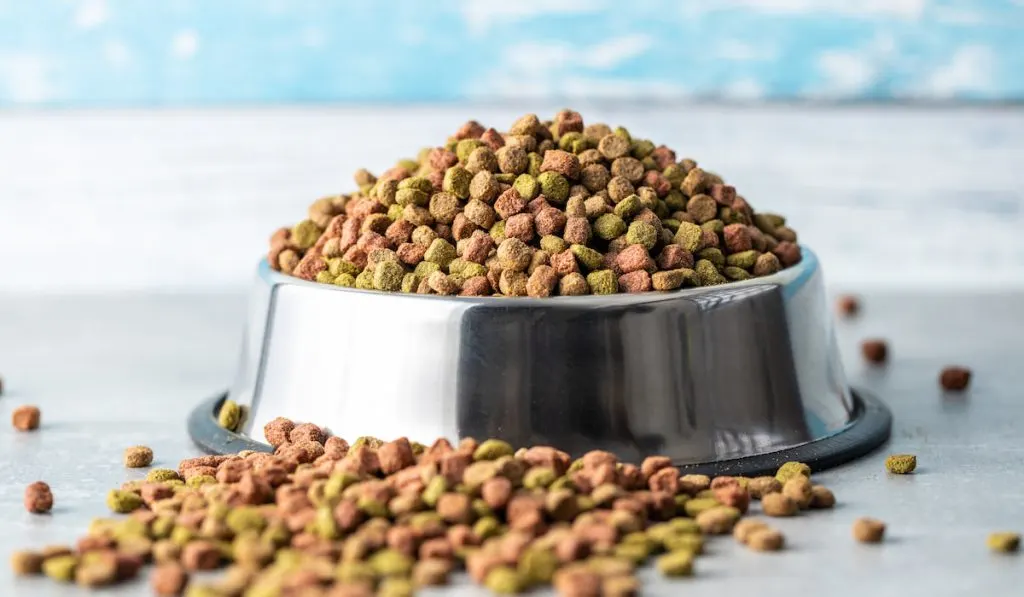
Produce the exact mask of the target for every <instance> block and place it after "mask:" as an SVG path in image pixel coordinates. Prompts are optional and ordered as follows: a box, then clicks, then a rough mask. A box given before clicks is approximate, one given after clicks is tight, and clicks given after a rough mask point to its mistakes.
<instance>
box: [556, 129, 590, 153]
mask: <svg viewBox="0 0 1024 597" xmlns="http://www.w3.org/2000/svg"><path fill="white" fill-rule="evenodd" d="M583 140H584V137H583V133H579V132H576V131H570V132H568V133H566V134H564V135H562V136H561V137H559V138H558V148H559V149H561V150H562V151H572V148H573V145H574V144H575V143H577V142H578V141H583ZM584 142H585V141H584ZM584 149H586V147H584Z"/></svg>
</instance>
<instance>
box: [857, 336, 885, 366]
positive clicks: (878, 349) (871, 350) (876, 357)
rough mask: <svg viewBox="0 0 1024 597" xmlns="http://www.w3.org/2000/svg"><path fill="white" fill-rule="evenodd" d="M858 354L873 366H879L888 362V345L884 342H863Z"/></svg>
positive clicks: (878, 340)
mask: <svg viewBox="0 0 1024 597" xmlns="http://www.w3.org/2000/svg"><path fill="white" fill-rule="evenodd" d="M860 352H861V354H862V355H863V356H864V360H866V361H867V362H869V363H871V364H873V365H881V364H883V363H885V362H886V361H888V360H889V345H888V344H887V343H886V341H885V340H880V339H872V340H865V341H863V342H861V345H860Z"/></svg>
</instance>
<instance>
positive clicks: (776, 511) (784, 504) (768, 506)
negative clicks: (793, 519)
mask: <svg viewBox="0 0 1024 597" xmlns="http://www.w3.org/2000/svg"><path fill="white" fill-rule="evenodd" d="M799 510H800V506H799V505H798V504H797V503H796V501H795V500H793V498H791V497H789V496H788V495H785V494H783V493H781V492H780V493H769V494H768V495H765V496H762V497H761V511H762V512H764V513H765V514H766V515H768V516H793V515H794V514H796V513H797V512H798V511H799Z"/></svg>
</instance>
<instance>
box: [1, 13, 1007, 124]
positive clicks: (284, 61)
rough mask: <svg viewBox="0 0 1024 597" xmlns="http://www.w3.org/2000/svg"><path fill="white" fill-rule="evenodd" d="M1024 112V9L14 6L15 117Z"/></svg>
mask: <svg viewBox="0 0 1024 597" xmlns="http://www.w3.org/2000/svg"><path fill="white" fill-rule="evenodd" d="M636 97H642V98H645V99H648V100H654V99H657V100H667V101H674V100H678V99H693V98H699V99H700V98H727V99H733V100H762V99H769V100H790V99H838V100H987V101H1017V100H1021V99H1022V98H1024V0H974V1H971V0H685V1H679V0H639V1H632V2H626V1H623V0H548V1H541V0H499V1H491V0H434V1H424V0H387V1H382V0H347V1H337V2H325V1H314V0H219V1H216V2H211V1H208V0H207V1H201V0H170V1H162V2H151V1H147V0H79V1H71V0H33V1H30V2H26V1H24V0H21V1H18V0H0V105H17V104H27V105H55V106H80V105H87V106H92V105H99V106H126V105H129V106H152V105H196V104H202V105H206V104H239V103H260V104H262V103H270V104H273V103H289V102H360V103H369V102H376V103H380V102H432V101H460V100H485V101H493V100H499V101H503V100H512V101H517V100H526V99H529V100H561V99H569V100H572V99H577V98H582V99H587V100H619V99H627V98H636Z"/></svg>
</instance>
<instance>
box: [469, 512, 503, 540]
mask: <svg viewBox="0 0 1024 597" xmlns="http://www.w3.org/2000/svg"><path fill="white" fill-rule="evenodd" d="M473 534H474V535H476V536H477V537H479V538H480V539H481V540H485V539H490V538H491V537H497V536H498V535H500V534H501V522H499V521H498V519H497V518H495V517H493V516H484V517H483V518H481V519H480V520H477V521H476V523H474V524H473Z"/></svg>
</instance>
